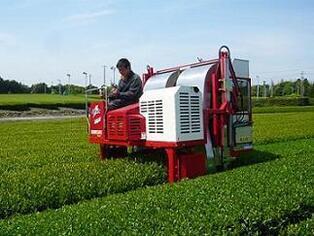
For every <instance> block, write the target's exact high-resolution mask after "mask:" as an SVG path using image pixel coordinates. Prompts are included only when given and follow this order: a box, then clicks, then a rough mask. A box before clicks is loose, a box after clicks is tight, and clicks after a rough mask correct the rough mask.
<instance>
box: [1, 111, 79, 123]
mask: <svg viewBox="0 0 314 236" xmlns="http://www.w3.org/2000/svg"><path fill="white" fill-rule="evenodd" d="M79 117H85V111H84V110H78V109H70V108H59V109H56V110H48V109H39V108H31V109H30V110H29V111H7V110H0V122H4V121H18V120H51V119H70V118H79Z"/></svg>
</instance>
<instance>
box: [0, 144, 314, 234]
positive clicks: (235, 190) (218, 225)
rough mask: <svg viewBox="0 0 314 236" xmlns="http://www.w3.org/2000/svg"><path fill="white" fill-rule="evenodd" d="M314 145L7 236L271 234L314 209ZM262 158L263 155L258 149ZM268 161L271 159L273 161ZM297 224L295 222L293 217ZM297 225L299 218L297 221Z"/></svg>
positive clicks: (89, 207) (91, 206) (27, 223)
mask: <svg viewBox="0 0 314 236" xmlns="http://www.w3.org/2000/svg"><path fill="white" fill-rule="evenodd" d="M313 144H314V139H309V140H298V141H289V142H287V143H285V144H284V143H278V144H276V143H274V144H270V145H265V146H263V147H261V149H260V152H263V151H264V150H265V149H267V151H268V152H270V153H275V154H280V155H281V157H280V158H277V159H275V160H273V161H269V162H265V163H260V164H256V165H251V166H246V167H242V168H237V169H234V170H232V171H227V172H224V173H219V174H215V175H211V176H205V177H201V178H198V179H195V180H189V181H183V182H180V183H177V184H174V185H161V186H155V187H151V188H147V189H140V190H136V191H131V192H128V193H125V194H115V195H111V196H108V197H105V198H101V199H97V200H92V201H88V202H84V203H80V204H78V205H73V206H65V207H63V208H61V209H58V210H49V211H46V212H43V213H39V214H32V215H29V216H18V217H15V218H13V219H10V220H5V221H2V222H1V223H0V234H3V235H6V234H15V235H16V234H22V235H24V234H26V235H65V234H72V235H110V234H123V233H125V234H148V235H152V234H165V235H167V234H194V235H195V234H196V235H199V234H210V235H217V234H219V235H220V234H244V235H253V234H264V235H274V234H277V233H278V232H280V230H283V229H284V228H283V227H286V226H288V225H287V219H289V217H288V216H291V213H292V212H298V215H301V216H302V213H303V212H302V210H303V209H304V207H305V208H306V207H313V206H314V158H313V152H314V145H313ZM257 150H259V147H257ZM265 155H267V154H265ZM292 217H293V215H292ZM296 217H297V216H296Z"/></svg>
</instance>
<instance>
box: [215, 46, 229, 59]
mask: <svg viewBox="0 0 314 236" xmlns="http://www.w3.org/2000/svg"><path fill="white" fill-rule="evenodd" d="M223 49H226V50H227V52H228V56H229V58H230V57H231V56H230V49H229V48H228V46H226V45H222V46H221V47H220V48H219V55H218V56H219V57H220V53H221V52H222V50H223Z"/></svg>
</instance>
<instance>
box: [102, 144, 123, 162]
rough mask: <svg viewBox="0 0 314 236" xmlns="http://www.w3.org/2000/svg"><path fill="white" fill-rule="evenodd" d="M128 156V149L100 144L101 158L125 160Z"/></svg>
mask: <svg viewBox="0 0 314 236" xmlns="http://www.w3.org/2000/svg"><path fill="white" fill-rule="evenodd" d="M126 156H127V148H126V147H117V146H108V145H105V144H100V153H99V158H100V159H101V160H105V159H108V158H124V157H126Z"/></svg>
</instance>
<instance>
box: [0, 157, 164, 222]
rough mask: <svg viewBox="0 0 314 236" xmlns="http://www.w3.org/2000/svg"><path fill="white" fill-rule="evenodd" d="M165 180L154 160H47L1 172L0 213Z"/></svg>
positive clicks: (52, 205)
mask: <svg viewBox="0 0 314 236" xmlns="http://www.w3.org/2000/svg"><path fill="white" fill-rule="evenodd" d="M164 181H165V171H164V169H163V168H162V167H160V166H158V165H157V164H155V163H151V164H141V163H135V162H133V161H129V160H126V159H123V160H112V161H110V160H109V161H104V162H91V163H88V162H83V163H73V164H54V165H53V164H51V165H47V166H44V167H42V168H37V169H33V170H27V169H25V170H23V171H18V172H9V173H7V174H4V175H2V176H1V182H0V217H1V218H6V217H8V216H11V215H13V214H16V213H22V214H26V213H31V212H36V211H41V210H44V209H47V208H59V207H62V206H63V205H66V204H72V203H76V202H78V201H81V200H85V199H91V198H96V197H100V196H107V195H110V194H113V193H122V192H126V191H129V190H132V189H136V188H140V187H144V186H147V185H156V184H159V183H162V182H164Z"/></svg>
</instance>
